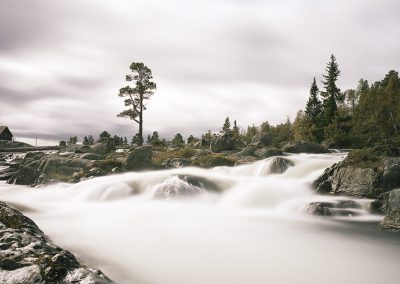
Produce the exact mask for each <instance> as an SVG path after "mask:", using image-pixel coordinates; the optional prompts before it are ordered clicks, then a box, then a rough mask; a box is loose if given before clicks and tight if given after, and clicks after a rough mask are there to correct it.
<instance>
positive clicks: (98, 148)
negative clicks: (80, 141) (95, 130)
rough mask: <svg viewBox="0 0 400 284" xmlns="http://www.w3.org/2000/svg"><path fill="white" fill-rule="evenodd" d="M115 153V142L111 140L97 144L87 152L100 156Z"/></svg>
mask: <svg viewBox="0 0 400 284" xmlns="http://www.w3.org/2000/svg"><path fill="white" fill-rule="evenodd" d="M114 151H115V144H114V140H112V139H109V140H107V141H105V142H99V143H95V144H93V145H92V146H90V148H89V149H88V150H87V152H88V153H94V154H98V155H106V154H108V153H111V152H114Z"/></svg>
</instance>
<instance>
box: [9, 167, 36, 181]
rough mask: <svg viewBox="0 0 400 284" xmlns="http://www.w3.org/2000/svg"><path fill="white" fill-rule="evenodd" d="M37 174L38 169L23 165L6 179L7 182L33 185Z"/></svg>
mask: <svg viewBox="0 0 400 284" xmlns="http://www.w3.org/2000/svg"><path fill="white" fill-rule="evenodd" d="M39 176H40V171H38V170H37V169H36V168H35V167H31V166H23V167H20V168H19V169H18V171H17V172H15V173H14V174H13V175H12V176H11V178H10V179H9V180H8V183H12V184H21V185H33V184H34V183H35V181H36V179H37V178H38V177H39Z"/></svg>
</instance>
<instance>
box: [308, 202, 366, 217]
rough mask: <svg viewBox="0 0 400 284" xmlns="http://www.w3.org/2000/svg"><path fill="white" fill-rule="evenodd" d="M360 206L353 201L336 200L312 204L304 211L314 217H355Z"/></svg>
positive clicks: (358, 213) (358, 212)
mask: <svg viewBox="0 0 400 284" xmlns="http://www.w3.org/2000/svg"><path fill="white" fill-rule="evenodd" d="M359 209H361V205H360V204H358V203H357V202H355V201H354V200H338V201H336V202H312V203H310V204H309V205H308V206H307V207H306V208H305V209H304V211H305V212H306V213H308V214H311V215H315V216H357V215H360V210H359Z"/></svg>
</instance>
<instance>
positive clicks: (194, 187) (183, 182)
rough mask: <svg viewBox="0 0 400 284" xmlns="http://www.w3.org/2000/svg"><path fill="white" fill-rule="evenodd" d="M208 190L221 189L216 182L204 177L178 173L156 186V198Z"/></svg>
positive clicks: (191, 194)
mask: <svg viewBox="0 0 400 284" xmlns="http://www.w3.org/2000/svg"><path fill="white" fill-rule="evenodd" d="M206 190H207V191H219V188H218V186H217V185H216V184H215V183H214V182H212V181H209V180H208V179H206V178H203V177H199V176H192V175H176V176H172V177H169V178H167V179H166V180H165V181H163V182H162V183H160V184H159V185H158V186H157V187H156V190H155V193H154V198H156V199H171V198H182V197H192V196H195V195H198V194H200V193H202V192H204V191H206Z"/></svg>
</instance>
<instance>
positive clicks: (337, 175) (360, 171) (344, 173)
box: [314, 162, 384, 198]
mask: <svg viewBox="0 0 400 284" xmlns="http://www.w3.org/2000/svg"><path fill="white" fill-rule="evenodd" d="M380 181H381V173H380V172H379V171H377V170H376V169H372V168H358V167H354V166H347V165H345V164H343V162H341V163H339V164H335V165H333V166H332V167H330V168H328V169H326V170H325V172H324V173H323V174H322V175H321V176H320V177H319V178H318V179H317V180H316V181H315V182H314V188H315V190H316V191H317V192H318V193H322V194H325V193H330V194H337V195H350V196H357V197H369V198H375V197H377V196H378V195H379V194H381V193H383V192H384V189H382V187H381V184H380Z"/></svg>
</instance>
